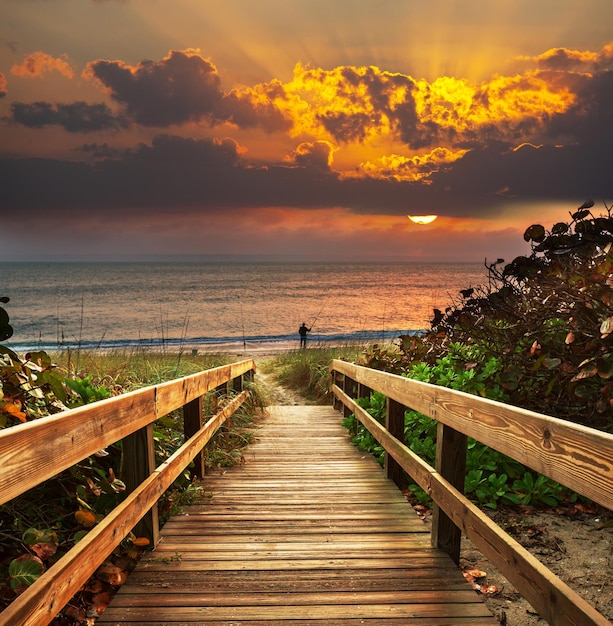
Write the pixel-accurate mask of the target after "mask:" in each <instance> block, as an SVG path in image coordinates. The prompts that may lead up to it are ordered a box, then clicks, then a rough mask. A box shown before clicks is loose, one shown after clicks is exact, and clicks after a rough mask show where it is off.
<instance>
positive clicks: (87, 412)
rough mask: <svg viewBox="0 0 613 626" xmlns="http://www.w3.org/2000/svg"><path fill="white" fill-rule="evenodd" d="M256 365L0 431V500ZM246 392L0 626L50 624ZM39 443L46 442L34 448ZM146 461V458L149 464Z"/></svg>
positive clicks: (235, 380) (1, 617)
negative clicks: (0, 468)
mask: <svg viewBox="0 0 613 626" xmlns="http://www.w3.org/2000/svg"><path fill="white" fill-rule="evenodd" d="M254 371H255V364H254V362H253V361H252V360H251V359H249V360H245V361H241V362H240V363H233V364H231V365H224V366H221V367H218V368H214V369H211V370H207V371H204V372H200V373H198V374H194V375H192V376H186V377H185V378H180V379H177V380H173V381H170V382H168V383H163V384H161V385H155V386H152V387H147V388H144V389H141V390H138V391H135V392H131V393H128V394H125V395H124V396H118V397H116V398H111V399H108V400H103V401H101V402H97V403H95V404H91V405H87V406H85V407H81V408H79V409H74V410H70V411H65V412H63V413H59V414H57V415H53V416H51V417H48V418H42V419H40V420H36V421H33V422H29V423H27V424H23V425H21V426H15V427H13V428H10V429H6V430H4V431H2V432H0V467H2V472H0V502H7V501H8V500H11V499H12V498H15V497H16V496H17V495H19V494H21V493H23V492H25V491H27V490H28V489H30V488H32V487H33V486H36V485H38V484H40V483H41V482H43V481H44V480H46V479H47V478H49V477H51V476H53V475H55V474H57V473H58V472H60V471H61V470H63V469H66V468H68V467H71V466H72V465H74V464H75V463H78V462H79V461H81V460H82V459H84V458H87V457H88V456H90V455H91V454H93V453H94V452H96V451H97V450H100V449H102V448H104V447H106V446H108V445H110V444H111V443H115V442H116V441H118V440H120V439H123V438H124V437H128V436H129V435H130V436H133V435H134V434H135V433H138V432H139V431H141V432H146V431H147V430H149V431H151V429H150V428H149V425H150V424H151V423H153V422H154V421H155V420H156V419H158V418H159V417H162V416H164V415H167V414H168V413H170V412H171V411H174V410H175V409H179V408H181V407H184V406H186V405H188V404H189V403H191V402H193V401H194V400H197V399H198V398H199V397H201V396H202V395H203V394H205V393H207V392H208V391H211V390H213V389H216V388H218V387H219V386H220V385H222V384H224V383H232V385H233V388H234V389H235V390H238V389H239V388H242V384H240V381H242V379H243V377H244V376H250V375H251V374H252V373H253V372H254ZM249 394H250V392H249V390H246V389H245V390H243V391H241V392H239V393H238V395H236V396H235V397H234V398H233V399H232V400H231V401H230V402H228V403H227V404H225V405H224V406H223V408H222V409H221V410H220V411H219V412H217V413H216V414H215V415H214V416H212V417H211V418H210V419H209V420H208V421H207V423H206V424H205V425H204V426H202V427H200V428H198V429H197V430H195V432H193V433H189V439H188V440H187V441H186V442H185V444H184V445H183V446H181V447H180V448H179V449H178V450H177V451H176V452H175V453H174V454H173V455H172V456H170V457H169V458H168V459H167V460H166V461H165V462H164V463H162V464H161V465H160V466H159V467H157V468H152V471H151V472H150V473H148V475H147V476H146V477H143V480H142V482H140V484H138V485H135V486H134V489H133V490H132V491H131V493H129V495H128V496H127V497H126V499H125V500H124V501H123V502H122V503H121V504H119V505H118V506H117V507H115V508H114V509H113V510H112V511H111V512H110V513H109V514H108V515H107V516H106V517H105V518H104V519H103V520H102V521H101V522H100V523H99V524H98V525H96V526H95V527H94V528H93V529H92V530H90V531H89V533H88V534H87V535H86V536H85V537H84V538H83V539H82V540H81V541H80V542H79V543H78V544H77V545H76V546H75V547H74V548H72V549H71V550H70V551H69V552H68V553H67V554H65V555H64V556H63V557H62V558H61V559H59V560H58V561H57V562H56V563H55V564H54V565H53V566H52V567H50V568H49V569H48V570H47V571H46V572H45V573H44V574H43V575H42V576H41V577H40V578H38V580H36V581H35V582H34V583H33V584H32V585H31V586H30V587H28V588H27V589H26V590H25V591H24V592H23V593H22V594H21V595H20V596H18V597H17V598H16V599H15V600H14V601H13V602H12V603H11V604H10V605H9V606H8V607H7V608H6V609H5V610H4V611H3V612H2V613H0V626H4V625H6V626H13V625H15V624H20V626H21V625H23V626H26V625H28V626H33V625H37V626H39V625H40V626H43V625H46V624H48V623H49V622H50V621H51V620H52V619H53V617H54V616H55V615H57V613H58V612H59V611H60V610H61V609H62V608H63V607H64V605H65V604H66V603H67V602H68V601H69V600H70V598H71V597H72V596H73V595H74V594H75V593H76V592H77V591H78V590H79V589H80V588H81V586H82V585H83V584H85V582H87V580H88V579H89V578H90V576H91V575H92V574H93V573H94V572H95V570H96V569H97V568H98V567H99V566H100V564H101V563H102V562H103V561H104V560H105V559H106V558H107V557H108V555H109V554H110V553H111V552H112V551H113V549H114V548H115V547H116V546H117V545H119V543H120V542H121V541H123V539H124V538H125V537H126V536H127V535H128V534H129V533H130V531H131V530H132V528H133V527H134V526H135V524H136V523H137V522H139V520H141V519H142V518H143V517H145V516H146V515H148V513H149V511H151V510H152V508H155V504H156V503H157V500H158V499H159V497H160V496H161V495H162V494H163V493H164V491H166V489H168V487H170V485H172V483H173V482H174V480H176V478H177V477H178V476H179V475H180V474H181V473H182V472H183V471H184V470H185V468H186V467H187V466H188V465H189V464H190V462H191V461H192V460H193V459H194V458H195V457H197V455H198V454H199V453H200V451H201V450H202V449H203V447H204V446H205V445H206V444H207V442H208V441H209V440H210V439H211V437H212V436H213V435H214V434H215V432H216V431H217V430H218V429H219V428H220V427H221V426H222V424H223V423H224V422H225V421H226V420H227V419H228V417H230V416H231V415H232V414H233V413H235V412H236V411H237V410H238V408H239V407H240V406H241V405H242V404H243V403H244V402H245V400H246V399H247V398H248V397H249ZM90 439H91V440H93V441H90ZM43 441H44V442H45V445H44V446H42V445H41V446H37V442H43ZM71 442H72V443H71ZM17 446H19V448H17ZM54 451H55V452H56V455H54ZM150 460H151V459H149V458H147V459H146V463H147V464H149V463H150ZM52 461H53V463H52ZM20 481H22V482H24V483H25V485H21V484H19V482H20Z"/></svg>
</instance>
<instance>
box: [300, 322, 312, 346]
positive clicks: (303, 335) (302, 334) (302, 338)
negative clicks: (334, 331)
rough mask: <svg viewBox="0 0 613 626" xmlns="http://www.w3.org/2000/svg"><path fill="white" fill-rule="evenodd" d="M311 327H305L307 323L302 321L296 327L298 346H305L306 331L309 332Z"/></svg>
mask: <svg viewBox="0 0 613 626" xmlns="http://www.w3.org/2000/svg"><path fill="white" fill-rule="evenodd" d="M310 332H311V329H310V328H307V325H306V324H305V323H304V322H302V326H301V327H300V328H299V329H298V334H299V335H300V347H301V348H306V341H307V333H310Z"/></svg>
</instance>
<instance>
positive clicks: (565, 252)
mask: <svg viewBox="0 0 613 626" xmlns="http://www.w3.org/2000/svg"><path fill="white" fill-rule="evenodd" d="M592 207H593V202H591V201H588V202H586V203H584V204H583V205H582V206H580V207H579V209H577V210H576V211H575V212H573V213H571V214H570V220H569V221H568V222H558V223H556V224H554V225H553V227H552V228H551V229H550V230H546V229H545V228H544V227H543V226H542V225H540V224H533V225H531V226H529V227H528V228H527V229H526V231H525V233H524V239H525V241H527V242H530V243H531V247H532V251H531V254H530V255H529V256H525V257H523V256H522V257H517V258H516V259H514V260H513V261H512V262H511V263H508V264H505V261H504V260H503V259H497V260H496V261H495V262H493V263H489V264H488V263H486V267H487V270H488V284H487V285H485V286H478V287H472V286H469V287H467V288H466V289H464V290H462V291H461V292H460V296H461V297H460V298H458V300H457V301H456V302H454V303H452V304H451V305H450V306H449V307H448V308H447V309H446V310H445V311H440V310H437V309H435V310H434V317H433V319H432V321H431V328H430V330H429V331H428V332H426V333H424V334H422V335H410V336H409V335H407V336H402V337H400V338H399V344H398V346H397V348H385V347H381V346H374V347H373V348H372V349H370V350H369V351H368V352H366V353H365V354H364V356H363V358H362V363H363V364H364V365H367V366H369V367H373V368H375V369H380V370H383V371H389V372H393V373H396V374H400V375H403V376H407V377H410V378H414V379H417V380H422V381H425V382H429V383H433V384H437V385H442V386H446V387H450V388H452V389H457V390H460V391H464V392H467V393H472V394H476V395H479V396H482V397H486V398H490V399H492V400H498V401H501V402H506V403H509V404H514V405H516V406H521V407H523V408H526V409H530V410H533V411H537V412H539V413H545V414H549V415H554V416H556V417H559V418H562V419H567V420H570V421H573V422H577V423H581V424H585V425H588V426H592V427H596V428H600V429H603V430H608V431H611V432H613V217H612V215H611V211H612V209H611V207H608V206H606V205H605V210H606V215H604V216H602V215H600V216H594V214H593V213H592V212H591V210H590V209H592ZM379 405H380V403H379ZM367 408H368V410H369V411H371V412H373V413H377V412H378V411H380V408H375V407H367ZM383 418H384V417H383V416H381V415H379V419H383ZM423 419H427V418H424V417H423V416H419V414H416V413H415V412H414V411H407V413H406V414H405V431H406V432H405V437H406V443H407V445H409V446H410V447H411V448H412V449H413V450H414V451H416V452H417V453H418V454H419V455H420V456H422V458H424V459H426V460H428V461H429V462H430V463H433V462H434V451H435V447H436V427H435V426H430V427H428V426H427V425H425V424H424V423H423V422H422V420H423ZM428 422H430V423H431V424H435V422H433V421H432V420H428ZM356 439H357V440H358V441H360V443H361V445H362V446H364V447H365V448H367V447H368V445H369V442H368V441H367V438H366V436H365V435H363V431H362V430H358V434H357V436H356ZM465 488H466V493H467V494H468V495H469V496H470V497H471V498H472V499H473V500H475V501H476V502H478V503H479V504H481V505H482V506H486V507H490V508H496V507H497V506H498V505H500V504H523V505H541V506H555V505H556V504H558V503H559V502H561V501H562V500H564V499H570V500H575V499H576V496H575V495H574V494H570V493H568V492H567V491H566V490H565V489H563V488H562V487H561V486H560V485H559V484H558V483H555V482H554V481H551V480H550V479H548V478H546V477H544V476H540V475H538V474H535V473H534V472H531V471H529V470H527V469H526V468H525V467H524V466H523V465H521V464H520V463H518V462H516V461H514V460H512V459H509V458H508V457H505V456H504V455H501V454H499V453H498V452H496V451H494V450H491V449H489V448H487V447H486V446H483V445H482V444H480V443H478V442H475V441H472V440H469V445H468V453H467V476H466V485H465ZM413 490H414V493H416V495H417V496H418V497H419V498H422V499H426V498H427V496H426V495H425V494H424V493H423V492H421V490H419V488H418V487H417V486H413Z"/></svg>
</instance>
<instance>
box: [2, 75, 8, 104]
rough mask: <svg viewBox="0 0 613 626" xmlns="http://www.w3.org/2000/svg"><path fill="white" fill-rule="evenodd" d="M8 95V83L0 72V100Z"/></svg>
mask: <svg viewBox="0 0 613 626" xmlns="http://www.w3.org/2000/svg"><path fill="white" fill-rule="evenodd" d="M7 93H8V81H7V80H6V76H5V75H4V74H3V73H2V72H0V98H4V96H6V94H7Z"/></svg>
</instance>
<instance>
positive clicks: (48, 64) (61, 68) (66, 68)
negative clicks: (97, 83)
mask: <svg viewBox="0 0 613 626" xmlns="http://www.w3.org/2000/svg"><path fill="white" fill-rule="evenodd" d="M47 72H59V73H60V74H61V75H62V76H65V77H66V78H72V77H73V76H74V72H73V71H72V68H71V67H70V65H69V64H68V63H67V62H66V61H65V60H64V59H62V58H55V57H52V56H51V55H49V54H45V53H44V52H33V53H32V54H29V55H28V56H27V57H26V58H25V59H24V60H23V62H22V63H21V65H13V67H12V68H11V74H13V75H14V76H19V77H20V78H41V77H42V76H43V75H44V74H46V73H47Z"/></svg>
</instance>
